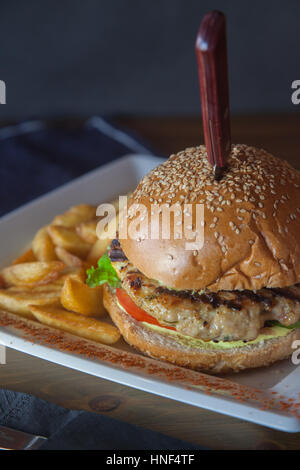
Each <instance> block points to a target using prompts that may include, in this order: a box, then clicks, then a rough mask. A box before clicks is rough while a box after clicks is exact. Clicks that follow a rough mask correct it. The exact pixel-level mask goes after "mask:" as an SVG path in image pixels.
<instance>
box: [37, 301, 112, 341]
mask: <svg viewBox="0 0 300 470" xmlns="http://www.w3.org/2000/svg"><path fill="white" fill-rule="evenodd" d="M30 308H31V312H32V314H33V315H34V316H35V318H36V319H37V320H38V321H40V322H41V323H43V324H45V325H48V326H51V327H54V328H59V329H61V330H64V331H67V332H68V333H73V334H75V335H77V336H81V337H83V338H86V339H90V340H93V341H97V342H100V343H104V344H114V343H116V342H117V341H118V340H119V338H120V332H119V330H118V329H117V328H116V327H115V326H113V325H109V324H108V323H104V322H101V321H100V320H98V319H97V318H91V317H85V316H83V315H79V314H78V313H72V312H68V311H67V310H64V309H63V308H59V307H56V306H52V305H45V306H43V307H39V306H35V305H33V306H31V307H30Z"/></svg>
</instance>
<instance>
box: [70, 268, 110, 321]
mask: <svg viewBox="0 0 300 470" xmlns="http://www.w3.org/2000/svg"><path fill="white" fill-rule="evenodd" d="M61 304H62V306H63V307H65V309H67V310H70V311H71V312H76V313H81V315H86V316H93V317H100V316H103V315H105V314H106V313H107V312H106V310H105V308H104V306H103V294H102V287H101V286H99V287H95V288H92V287H89V286H88V285H87V284H84V283H83V282H80V281H78V280H76V279H74V278H73V279H72V278H71V277H68V278H67V279H66V280H65V283H64V286H63V288H62V292H61Z"/></svg>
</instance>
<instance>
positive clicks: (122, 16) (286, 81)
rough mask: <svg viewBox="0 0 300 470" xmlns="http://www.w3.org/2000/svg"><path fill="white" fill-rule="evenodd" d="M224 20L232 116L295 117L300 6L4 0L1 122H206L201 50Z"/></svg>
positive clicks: (233, 1) (270, 1) (201, 0)
mask: <svg viewBox="0 0 300 470" xmlns="http://www.w3.org/2000/svg"><path fill="white" fill-rule="evenodd" d="M212 9H219V10H222V11H223V12H225V13H226V15H227V29H228V53H229V75H230V92H231V110H232V112H233V113H252V112H272V111H297V107H296V106H295V105H293V104H292V103H291V93H292V91H291V83H292V81H293V80H296V79H300V70H299V59H300V41H299V33H300V2H299V0H286V1H282V0H260V1H259V0H251V1H248V0H246V1H238V0H215V1H209V0H148V1H147V0H51V1H50V0H40V1H35V0H26V1H24V0H1V3H0V79H2V80H5V82H6V86H7V104H6V105H0V119H1V120H3V119H24V118H32V117H57V116H77V117H81V116H88V115H91V114H94V113H100V114H104V113H109V114H114V113H119V114H120V113H127V114H146V115H172V114H175V115H179V114H180V115H182V114H199V113H200V100H199V90H198V82H197V70H196V60H195V54H194V42H195V37H196V33H197V30H198V27H199V25H200V22H201V19H202V17H203V15H204V14H205V13H206V12H207V11H209V10H212Z"/></svg>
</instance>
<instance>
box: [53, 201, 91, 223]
mask: <svg viewBox="0 0 300 470" xmlns="http://www.w3.org/2000/svg"><path fill="white" fill-rule="evenodd" d="M95 216H96V207H95V206H92V205H90V204H79V205H78V206H73V207H71V209H69V210H68V211H67V212H65V213H64V214H60V215H57V216H56V217H54V219H53V221H52V224H51V225H64V226H65V227H76V225H79V224H81V223H82V222H87V221H88V220H90V219H93V218H94V217H95Z"/></svg>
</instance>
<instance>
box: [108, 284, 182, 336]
mask: <svg viewBox="0 0 300 470" xmlns="http://www.w3.org/2000/svg"><path fill="white" fill-rule="evenodd" d="M116 294H117V299H118V302H119V304H120V305H121V306H122V307H123V308H124V310H126V312H127V313H128V315H131V316H132V317H133V318H135V320H138V321H144V322H147V323H152V324H153V325H157V326H160V327H161V328H167V329H168V330H175V331H176V328H173V326H165V325H161V324H160V323H158V321H157V320H156V318H154V317H152V316H151V315H149V314H148V313H147V312H145V310H143V309H142V308H140V307H138V306H137V305H136V304H135V303H134V301H133V300H132V299H131V298H130V297H129V295H128V294H126V292H125V291H124V289H120V288H117V289H116Z"/></svg>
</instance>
